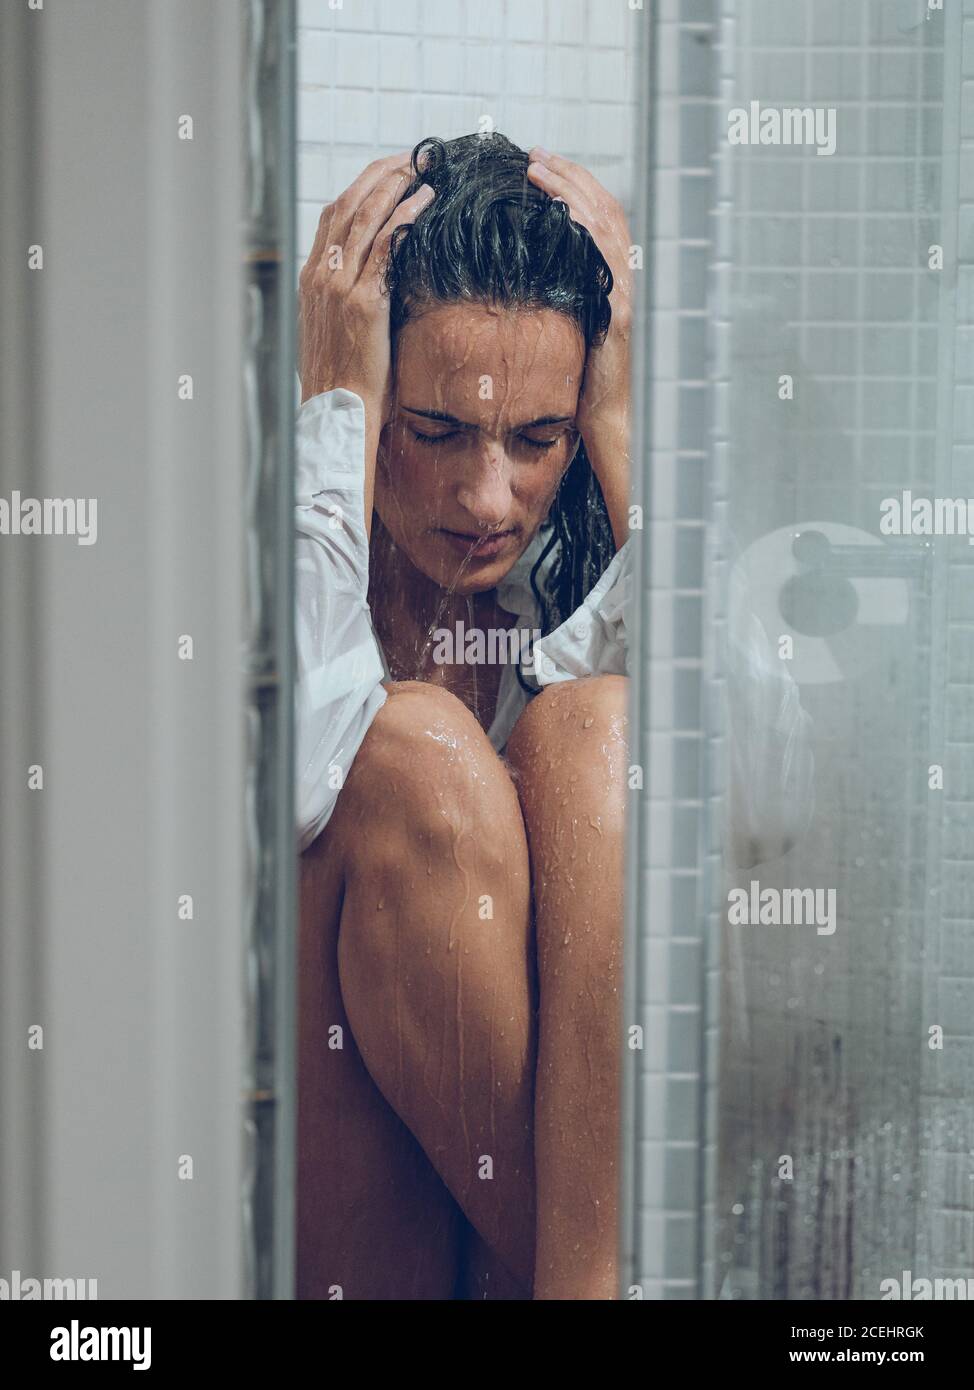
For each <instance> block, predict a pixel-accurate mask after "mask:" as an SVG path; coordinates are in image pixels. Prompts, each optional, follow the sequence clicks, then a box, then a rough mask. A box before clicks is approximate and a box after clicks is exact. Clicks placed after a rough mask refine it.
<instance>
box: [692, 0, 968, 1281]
mask: <svg viewBox="0 0 974 1390" xmlns="http://www.w3.org/2000/svg"><path fill="white" fill-rule="evenodd" d="M961 8H962V7H961V6H959V5H955V6H953V7H950V11H949V12H947V13H944V12H940V11H935V10H933V9H928V8H927V7H926V5H925V4H921V3H912V4H898V3H881V4H880V3H869V4H866V3H863V4H858V5H844V4H815V5H811V4H781V3H764V0H738V2H737V3H731V4H727V5H725V6H724V7H723V13H722V14H721V15H715V16H714V19H715V28H714V30H713V31H712V32H713V35H714V38H715V39H716V53H717V61H718V64H719V77H718V86H717V89H716V94H717V96H718V100H717V102H716V118H717V122H716V124H717V128H716V131H715V140H716V146H715V148H716V161H715V170H716V180H717V187H716V189H715V197H714V199H713V204H712V206H713V213H714V219H713V227H714V254H713V258H712V264H711V266H710V270H711V277H710V282H709V283H710V289H711V299H710V304H711V309H712V311H711V313H710V315H709V321H708V330H707V331H708V355H709V374H710V379H711V382H712V409H711V411H710V419H709V425H708V443H707V449H708V459H709V463H710V476H709V484H708V487H709V499H708V507H709V516H710V520H711V522H712V523H713V529H712V537H711V546H710V554H709V560H708V565H707V570H706V587H707V591H708V594H707V604H708V607H709V611H710V613H711V614H712V616H713V619H714V622H715V625H716V627H715V631H716V633H717V640H716V641H715V643H714V655H713V658H712V659H711V661H710V662H709V663H708V664H709V669H708V671H707V673H706V678H707V685H708V688H709V696H710V699H709V708H710V711H711V725H710V735H711V742H710V744H709V749H710V758H711V766H710V771H709V783H710V786H709V792H710V800H709V805H708V817H709V820H710V823H711V828H712V831H713V834H714V837H715V840H717V841H719V843H720V851H721V852H720V853H719V855H715V856H714V857H713V858H712V860H711V867H710V872H709V876H708V886H707V892H708V901H709V903H710V908H711V915H710V922H709V926H710V931H709V946H710V964H711V982H712V986H713V988H712V990H711V993H710V1004H711V1009H710V1015H709V1019H708V1024H709V1027H710V1036H711V1044H712V1046H711V1051H710V1056H711V1061H712V1064H713V1066H712V1071H711V1074H710V1075H709V1076H708V1096H709V1104H708V1110H707V1113H708V1117H709V1120H708V1131H709V1132H708V1134H707V1141H708V1144H709V1159H710V1161H709V1164H708V1168H707V1173H708V1180H707V1185H706V1186H707V1199H708V1207H707V1220H706V1222H705V1230H704V1233H703V1234H704V1241H703V1245H702V1248H703V1250H704V1268H703V1281H702V1292H703V1295H704V1296H706V1297H715V1296H716V1297H724V1298H763V1299H768V1298H775V1299H848V1298H852V1299H869V1298H879V1297H881V1295H882V1293H883V1292H888V1291H889V1285H888V1284H884V1281H888V1280H896V1281H897V1282H898V1283H899V1282H900V1281H901V1280H902V1279H903V1277H904V1275H903V1272H904V1271H912V1275H913V1277H915V1278H928V1279H935V1278H938V1277H939V1278H946V1277H951V1276H964V1277H966V1276H967V1275H968V1274H970V1273H971V1270H972V1266H974V1227H972V1213H974V1184H972V1175H974V1156H972V1155H974V1104H972V1098H971V1086H970V1076H971V1061H972V1052H971V1042H972V1039H971V1018H972V1016H974V979H972V974H974V970H972V967H974V928H972V922H971V912H970V906H969V899H970V892H969V886H970V883H971V877H972V867H974V865H972V859H971V836H970V831H971V827H972V816H971V806H970V798H971V796H972V793H974V781H972V768H974V763H972V756H971V751H972V750H971V742H970V739H971V736H972V729H974V724H972V714H971V711H972V708H974V706H972V703H971V690H970V682H971V679H972V665H971V663H972V655H974V646H972V637H971V627H970V623H971V616H972V612H974V609H972V605H971V599H970V592H971V589H970V579H971V573H972V571H971V568H970V566H971V561H972V556H974V552H972V550H971V548H970V541H969V539H968V536H967V535H966V534H936V533H935V531H936V530H937V525H936V523H937V521H938V520H939V521H940V523H941V526H940V528H939V529H940V530H941V531H948V532H950V531H954V532H955V531H961V530H964V531H966V529H967V528H966V521H965V518H964V515H963V513H962V511H961V510H960V509H951V508H946V509H945V508H944V507H941V508H940V512H939V516H938V512H937V507H936V499H938V498H939V499H966V498H967V497H968V496H969V495H971V494H972V493H974V486H972V484H974V471H972V453H971V449H970V447H969V444H968V443H967V440H968V436H969V433H970V430H971V417H970V411H969V406H970V397H971V392H970V388H969V386H967V384H966V383H967V381H968V380H969V377H970V369H969V366H968V365H967V357H968V346H969V334H970V327H969V326H968V325H967V324H966V323H965V320H967V319H969V318H970V313H971V306H970V302H969V301H970V296H969V294H968V284H967V277H968V276H969V275H970V273H971V272H970V269H969V268H966V267H964V266H963V264H962V263H961V261H960V258H962V257H963V256H964V255H965V254H968V250H969V245H965V241H967V242H968V243H969V237H968V235H967V232H966V228H967V224H968V221H969V208H967V207H965V205H964V202H963V199H964V198H965V197H966V196H970V194H971V193H972V192H974V185H972V183H971V166H970V158H969V156H970V150H969V149H968V148H967V144H966V141H965V137H964V131H965V129H967V126H966V124H965V122H964V118H963V101H962V95H963V90H964V89H963V88H962V82H961V72H960V64H961V59H962V42H961V28H962V25H961V16H960V10H961ZM969 8H971V14H972V16H974V7H969ZM965 37H966V30H965ZM964 47H965V61H966V63H967V64H968V65H969V64H970V61H971V55H970V53H969V52H966V50H969V49H970V47H971V45H970V43H969V42H968V43H967V44H966V45H965V46H964ZM965 70H966V69H965ZM758 96H760V102H758V101H757V100H756V98H757V97H758ZM788 108H797V109H798V110H799V111H801V110H804V112H805V114H804V116H803V117H802V118H801V124H800V125H799V124H794V125H792V126H789V122H790V121H795V120H797V119H798V118H797V116H796V117H790V116H789V114H788ZM813 121H814V124H813ZM789 135H791V136H792V138H793V140H794V139H796V138H798V137H800V138H802V139H803V143H801V144H798V143H791V144H789V143H786V142H787V140H788V137H789ZM830 146H831V148H829V147H830ZM905 494H909V495H908V496H905ZM917 499H925V500H927V501H928V502H929V516H928V515H927V509H925V508H924V506H922V505H916V506H915V505H914V503H915V502H916V501H917ZM964 509H965V511H966V503H965V504H964ZM904 516H905V519H906V520H905V523H904V524H903V525H902V526H899V525H898V521H903V518H904ZM911 516H912V517H913V525H912V528H911V526H910V524H909V523H910V517H911ZM927 522H929V525H927ZM971 529H972V531H974V516H972V518H971ZM901 532H902V533H901ZM738 601H740V602H741V603H742V605H743V606H742V609H741V612H743V613H746V614H747V619H748V622H753V620H754V619H755V618H756V619H757V620H758V621H759V622H760V624H761V627H762V629H763V632H764V634H765V635H766V638H767V646H766V655H767V658H768V661H769V663H770V665H771V668H773V669H776V672H777V676H778V677H780V679H781V680H783V681H785V682H788V681H790V682H793V683H794V686H795V687H796V689H797V691H798V693H799V696H800V702H801V706H802V709H803V711H804V712H805V714H806V715H807V716H808V720H809V721H810V722H809V723H808V724H807V725H806V726H804V728H805V734H804V736H805V737H807V740H808V749H809V751H810V753H811V756H812V758H813V760H814V772H813V774H812V775H813V792H812V794H811V795H809V797H808V798H807V802H806V804H803V805H802V806H800V807H792V811H793V812H794V814H793V815H792V817H791V820H792V824H791V827H790V829H789V831H788V833H787V835H785V836H784V842H783V843H781V844H777V845H775V844H774V842H773V840H772V842H771V845H770V848H772V849H773V850H774V851H775V852H774V854H773V855H772V856H771V857H770V858H769V857H766V856H765V849H766V848H768V847H769V846H768V845H765V846H763V847H762V846H760V845H758V846H754V845H752V846H750V849H751V851H752V853H749V852H748V849H749V847H748V845H747V844H741V843H739V840H740V837H739V836H737V833H736V832H737V830H738V828H739V826H740V825H741V824H742V823H745V824H749V823H750V822H751V818H752V817H753V816H754V815H755V814H758V815H759V816H760V808H754V807H752V806H751V805H750V804H749V798H750V796H751V795H752V794H753V793H754V790H755V789H754V787H753V786H751V787H749V786H748V785H747V783H746V781H744V782H741V781H740V780H739V779H737V780H735V776H734V765H733V761H734V756H735V754H734V749H735V744H736V742H737V740H738V738H739V724H738V722H736V721H739V720H740V719H742V718H744V719H748V718H750V719H753V718H755V717H760V715H756V714H755V711H754V708H753V706H752V707H750V708H749V709H747V710H744V711H743V712H742V711H740V710H738V711H736V712H735V699H736V696H735V688H736V680H737V678H736V677H735V673H734V660H735V657H734V651H735V645H734V644H735V641H736V640H737V639H736V638H735V632H734V628H735V622H736V621H738V620H736V619H735V617H734V604H735V602H738ZM722 636H727V637H729V638H730V642H729V643H728V644H727V646H726V651H725V650H724V643H723V642H722V640H721V637H722ZM781 689H782V690H783V689H784V686H782V687H781ZM784 698H785V697H784V695H782V699H784ZM768 727H769V730H770V729H772V727H773V726H772V724H771V723H769V726H768ZM795 727H797V726H795ZM769 742H771V743H773V742H774V739H773V737H772V736H771V735H770V734H769ZM799 742H800V740H799ZM791 754H795V755H796V756H798V744H797V742H796V743H795V744H794V745H793V746H792V747H791V748H790V749H789V748H786V747H784V746H783V747H781V748H779V749H778V750H777V756H780V758H781V759H782V760H784V761H787V758H788V757H789V756H790V755H791ZM797 785H798V784H797V783H796V786H797ZM725 789H726V791H725ZM802 799H803V802H804V801H805V800H806V799H805V798H804V797H803V798H802ZM792 839H793V840H794V843H793V844H792V846H791V848H790V849H789V848H787V842H788V840H792ZM782 849H784V850H785V851H786V852H784V853H781V852H780V851H781V850H782ZM755 856H757V858H756V861H755V862H752V860H754V857H755ZM790 890H802V891H801V897H798V896H796V894H795V893H794V892H793V891H790ZM806 890H808V891H806ZM789 913H790V914H791V917H792V922H791V924H789V921H788V917H789ZM755 918H757V920H755Z"/></svg>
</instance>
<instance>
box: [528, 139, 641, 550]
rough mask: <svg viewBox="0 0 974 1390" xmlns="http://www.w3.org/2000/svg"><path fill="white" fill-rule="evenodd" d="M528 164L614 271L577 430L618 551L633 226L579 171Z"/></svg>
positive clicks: (625, 476)
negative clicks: (606, 320) (604, 329)
mask: <svg viewBox="0 0 974 1390" xmlns="http://www.w3.org/2000/svg"><path fill="white" fill-rule="evenodd" d="M529 158H530V160H531V163H530V164H529V165H528V178H529V179H530V180H531V182H532V183H533V184H535V185H536V186H537V187H538V188H541V189H543V190H544V192H545V193H548V194H550V195H551V197H552V198H561V199H563V200H564V202H566V203H567V204H568V211H569V214H570V215H571V218H572V220H573V221H574V222H577V223H579V225H580V226H582V227H585V229H586V230H587V231H588V232H589V233H590V234H591V236H592V239H593V240H594V242H595V244H596V246H597V247H598V248H599V250H600V251H601V252H602V255H603V256H604V257H605V259H606V261H607V262H608V266H609V269H610V270H611V271H612V282H613V283H612V293H611V295H610V296H609V304H610V306H611V308H612V322H611V324H610V326H609V331H608V333H607V335H606V339H605V342H604V343H603V344H602V345H601V346H600V347H593V348H592V349H591V350H590V351H589V354H588V359H587V361H586V365H585V380H584V382H583V384H582V393H581V397H580V399H579V402H578V413H577V416H576V423H577V424H578V428H579V431H580V433H581V436H582V439H583V440H584V441H585V450H586V452H587V454H588V456H589V459H590V461H591V464H592V469H593V471H594V473H595V476H596V478H598V481H599V486H600V487H601V489H602V494H603V496H604V497H605V504H606V508H607V509H608V512H609V519H610V521H611V522H612V530H613V533H614V535H615V540H616V546H617V547H620V546H622V545H623V543H624V542H625V540H626V538H627V536H628V534H629V527H628V508H629V417H630V411H629V400H630V380H629V372H630V347H629V342H630V337H631V333H632V282H633V274H632V269H631V267H630V262H629V257H630V250H631V238H630V235H629V226H628V224H627V222H626V215H625V213H624V212H623V210H622V206H621V204H620V203H619V202H618V201H617V200H616V199H615V198H613V197H612V195H611V194H610V193H608V192H607V191H606V189H604V188H603V187H602V185H601V184H600V183H599V181H598V179H596V178H595V176H594V175H593V174H590V173H589V171H588V170H587V169H583V168H582V166H581V165H580V164H573V163H572V161H571V160H570V159H564V158H563V157H562V156H561V155H557V154H550V153H549V152H548V151H547V150H544V149H542V148H541V146H540V145H536V146H535V147H534V148H533V149H532V150H530V151H529Z"/></svg>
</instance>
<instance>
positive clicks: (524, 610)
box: [497, 530, 558, 627]
mask: <svg viewBox="0 0 974 1390" xmlns="http://www.w3.org/2000/svg"><path fill="white" fill-rule="evenodd" d="M550 534H551V533H550V531H544V532H543V533H542V532H541V531H540V530H539V531H538V532H537V533H536V535H535V536H534V539H533V540H532V541H531V543H530V545H529V546H528V548H527V549H526V550H525V552H524V554H523V555H520V556H519V557H518V559H517V560H516V561H515V563H514V564H513V565H512V566H511V568H510V569H509V570H508V572H507V574H505V576H504V578H503V579H502V580H501V581H500V583H499V584H498V585H497V602H498V604H499V605H500V607H501V608H503V609H504V611H505V612H506V613H514V614H515V615H516V616H517V617H519V618H522V619H525V620H526V621H527V622H528V624H529V625H530V626H531V627H536V626H537V625H538V622H539V621H540V618H541V610H540V607H539V605H538V600H537V599H536V598H535V596H534V590H533V589H532V588H531V571H532V569H533V568H534V566H535V563H536V561H537V559H538V556H539V555H540V554H541V552H542V550H544V548H545V546H546V545H547V544H548V540H549V538H550ZM557 553H558V546H557V545H553V546H552V548H551V550H550V551H549V552H548V554H547V555H546V556H545V559H544V563H543V564H542V566H541V568H540V569H539V571H538V588H539V589H541V590H542V591H543V590H544V580H545V578H546V576H547V573H548V570H549V569H550V568H551V565H552V564H553V563H554V560H555V556H556V555H557Z"/></svg>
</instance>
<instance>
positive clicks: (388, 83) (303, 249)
mask: <svg viewBox="0 0 974 1390" xmlns="http://www.w3.org/2000/svg"><path fill="white" fill-rule="evenodd" d="M298 19H299V39H298V65H299V107H298V138H299V149H300V162H299V170H298V198H299V218H298V251H299V254H300V259H301V261H302V263H303V261H304V260H305V259H306V258H307V255H308V252H309V250H310V249H311V244H312V242H313V240H314V233H315V229H316V227H317V224H318V215H319V213H320V210H321V206H322V204H323V203H326V202H328V201H330V200H331V199H333V198H335V197H337V196H338V194H339V193H341V192H342V190H343V189H345V188H347V187H348V185H349V184H350V183H351V182H352V180H353V179H354V178H355V176H356V175H357V174H358V173H360V172H361V170H362V169H363V168H364V166H365V165H366V164H368V163H369V161H370V160H373V159H377V158H379V157H380V156H381V155H384V154H394V153H395V152H396V151H397V150H405V149H412V147H413V146H414V145H416V144H417V143H418V142H419V141H420V140H421V139H423V138H424V137H425V136H428V135H438V136H441V137H443V138H452V137H455V136H458V135H465V134H471V133H473V132H475V131H476V130H477V129H478V124H477V123H478V121H479V119H480V118H481V117H482V116H485V115H487V116H490V117H491V118H492V120H493V122H494V129H495V130H499V131H500V132H501V133H502V134H504V135H507V136H509V137H510V139H512V140H514V141H515V142H516V143H518V144H520V145H522V146H523V147H524V148H530V146H532V145H536V144H540V145H543V146H544V147H545V148H546V149H550V150H552V151H553V152H555V153H558V154H564V155H566V156H567V157H568V158H570V159H575V160H578V161H580V162H581V163H583V164H585V165H586V166H587V167H588V168H590V169H591V170H592V172H593V173H594V174H595V176H596V177H597V178H599V179H600V180H601V181H602V182H603V183H604V184H605V185H606V187H607V188H608V189H609V191H610V192H611V193H613V194H614V195H615V196H616V197H618V198H620V199H621V200H622V201H623V203H624V204H626V205H628V203H629V201H630V194H631V187H632V177H633V157H632V152H633V110H632V99H633V91H634V77H635V71H634V67H635V65H634V56H635V49H636V38H637V26H641V25H642V24H643V23H644V22H645V20H646V13H645V11H644V10H630V8H629V3H628V0H599V3H598V4H586V3H584V0H343V3H342V4H341V7H340V8H337V9H333V8H332V7H331V5H330V4H329V0H301V3H300V4H299V10H298Z"/></svg>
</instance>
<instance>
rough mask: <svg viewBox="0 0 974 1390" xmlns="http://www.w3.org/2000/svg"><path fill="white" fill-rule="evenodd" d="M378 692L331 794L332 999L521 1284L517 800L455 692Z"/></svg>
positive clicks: (531, 999) (531, 1010)
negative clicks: (337, 988)
mask: <svg viewBox="0 0 974 1390" xmlns="http://www.w3.org/2000/svg"><path fill="white" fill-rule="evenodd" d="M388 689H389V691H390V698H389V700H388V701H387V702H386V704H385V705H384V706H383V708H382V709H381V710H380V711H379V713H378V715H377V716H376V719H375V720H374V722H373V724H372V726H371V728H370V729H369V733H368V735H367V736H366V740H365V742H364V743H363V745H362V748H361V749H360V751H359V753H358V755H357V757H356V759H355V762H354V764H353V766H352V769H351V772H350V773H349V775H348V778H347V780H346V784H345V787H344V788H343V790H342V793H341V797H340V803H341V805H342V812H343V814H342V819H341V828H340V831H339V839H340V845H341V859H342V864H343V866H344V884H345V899H344V904H343V908H342V914H341V928H340V936H339V947H338V957H339V968H340V972H341V990H342V997H343V1001H344V1005H345V1008H346V1010H347V1013H348V1019H349V1022H350V1023H351V1027H352V1031H353V1033H354V1036H355V1041H356V1043H357V1045H358V1047H359V1049H360V1051H361V1054H362V1058H363V1059H364V1062H365V1065H366V1066H367V1067H368V1070H369V1073H370V1074H371V1076H372V1077H373V1079H374V1081H375V1083H376V1085H377V1086H378V1087H379V1089H380V1090H381V1092H382V1094H383V1095H384V1096H385V1097H386V1099H387V1100H388V1102H389V1104H390V1105H391V1106H392V1107H393V1109H394V1110H395V1111H396V1113H397V1114H398V1115H399V1116H400V1117H401V1118H402V1119H403V1120H404V1121H405V1123H406V1124H407V1125H408V1127H409V1129H410V1130H411V1132H412V1133H413V1134H414V1135H415V1136H416V1138H417V1139H418V1140H419V1142H420V1143H421V1144H422V1146H423V1149H424V1151H425V1152H426V1154H427V1155H428V1157H429V1159H430V1160H431V1162H432V1163H433V1165H434V1167H435V1168H436V1170H437V1172H438V1173H439V1174H440V1176H441V1177H442V1179H443V1181H444V1182H445V1183H446V1185H447V1186H448V1188H449V1189H450V1191H451V1193H452V1194H453V1196H454V1197H455V1198H456V1200H457V1201H458V1202H459V1203H460V1205H461V1206H462V1207H463V1210H464V1212H465V1213H466V1215H467V1217H468V1219H469V1220H470V1222H471V1223H472V1224H473V1225H474V1226H475V1227H476V1229H477V1231H478V1232H479V1233H480V1235H481V1236H482V1237H483V1239H484V1240H485V1241H486V1242H487V1244H488V1245H489V1246H490V1247H491V1249H492V1250H493V1251H494V1252H495V1253H496V1254H497V1255H498V1256H499V1257H500V1259H501V1260H502V1261H503V1263H504V1265H505V1266H506V1267H507V1269H508V1271H509V1272H510V1274H511V1275H512V1276H514V1278H515V1279H516V1280H517V1281H518V1283H519V1284H520V1286H521V1288H522V1290H523V1293H524V1296H530V1289H531V1282H532V1275H533V1267H534V1225H535V1218H534V1137H533V1101H534V1096H533V1092H534V1069H535V989H534V979H535V967H534V952H533V940H532V931H531V920H530V880H529V866H528V849H527V842H526V839H525V832H524V823H523V820H522V817H521V810H520V806H519V804H518V798H517V793H516V792H515V790H514V786H513V784H512V782H511V779H510V776H509V774H508V772H507V770H506V768H505V767H504V764H503V763H502V762H501V760H500V759H499V758H498V757H497V755H496V754H495V752H494V750H493V749H492V748H491V746H490V743H489V742H488V740H487V737H486V735H485V734H484V732H483V730H482V729H481V728H480V726H479V725H478V724H477V722H476V720H475V719H474V717H473V715H472V714H471V713H470V711H469V710H467V709H466V707H465V706H464V705H462V704H461V703H460V701H459V700H457V699H456V698H455V697H454V696H452V695H450V694H449V693H447V692H446V691H443V690H441V689H438V688H437V687H435V686H432V685H429V684H426V683H422V682H413V681H406V682H402V683H398V684H393V685H391V686H389V687H388ZM336 814H337V813H336Z"/></svg>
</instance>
